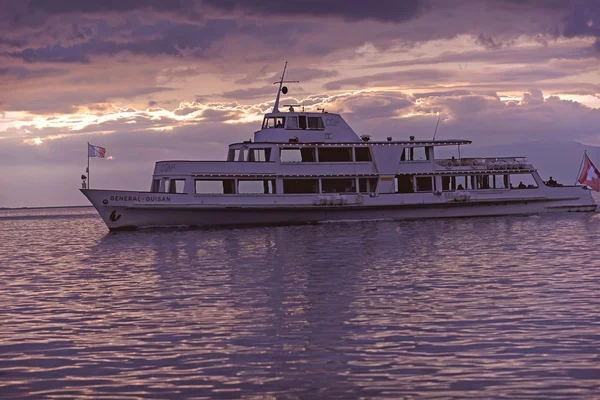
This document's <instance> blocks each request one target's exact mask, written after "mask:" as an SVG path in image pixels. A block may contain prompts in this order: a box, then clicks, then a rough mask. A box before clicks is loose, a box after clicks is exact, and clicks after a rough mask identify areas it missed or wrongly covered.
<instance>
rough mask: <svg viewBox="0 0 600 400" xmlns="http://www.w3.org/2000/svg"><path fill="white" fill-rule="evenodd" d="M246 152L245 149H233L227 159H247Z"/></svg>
mask: <svg viewBox="0 0 600 400" xmlns="http://www.w3.org/2000/svg"><path fill="white" fill-rule="evenodd" d="M245 153H246V152H245V151H244V149H235V150H234V149H231V150H229V153H228V154H227V161H245V157H246V154H245Z"/></svg>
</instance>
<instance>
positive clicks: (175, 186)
mask: <svg viewBox="0 0 600 400" xmlns="http://www.w3.org/2000/svg"><path fill="white" fill-rule="evenodd" d="M170 186H171V187H170V189H169V193H185V192H184V189H185V179H171V185H170Z"/></svg>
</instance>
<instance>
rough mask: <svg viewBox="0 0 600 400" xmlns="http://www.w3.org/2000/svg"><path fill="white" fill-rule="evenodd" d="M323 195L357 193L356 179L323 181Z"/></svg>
mask: <svg viewBox="0 0 600 400" xmlns="http://www.w3.org/2000/svg"><path fill="white" fill-rule="evenodd" d="M321 192H322V193H356V179H354V178H344V179H321Z"/></svg>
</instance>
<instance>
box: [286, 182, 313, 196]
mask: <svg viewBox="0 0 600 400" xmlns="http://www.w3.org/2000/svg"><path fill="white" fill-rule="evenodd" d="M283 193H286V194H304V193H319V180H318V179H284V180H283Z"/></svg>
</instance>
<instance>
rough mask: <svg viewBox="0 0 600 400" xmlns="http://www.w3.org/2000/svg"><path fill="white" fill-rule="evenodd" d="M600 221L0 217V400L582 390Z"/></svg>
mask: <svg viewBox="0 0 600 400" xmlns="http://www.w3.org/2000/svg"><path fill="white" fill-rule="evenodd" d="M599 222H600V217H599V215H598V214H583V215H581V214H578V215H570V214H564V215H555V216H549V215H542V216H541V217H540V218H527V217H499V218H472V219H452V220H430V221H404V222H392V221H370V222H347V223H339V224H320V225H316V226H314V225H313V226H291V227H261V228H244V229H208V230H143V231H139V232H126V233H119V234H108V233H106V228H105V227H104V225H103V223H102V221H101V220H100V219H99V218H98V217H97V215H96V214H95V213H94V212H93V210H90V209H66V210H60V209H59V210H56V209H53V210H36V211H18V212H9V211H2V213H0V233H1V235H2V238H3V241H2V244H1V245H0V265H1V266H2V268H1V269H0V284H1V285H2V290H1V291H0V305H1V308H0V310H1V311H0V312H1V317H2V321H3V323H2V325H0V397H3V398H4V397H6V398H31V399H37V398H60V397H67V398H73V397H75V398H93V399H99V398H110V399H119V398H185V397H205V398H237V397H252V396H259V397H265V396H269V395H272V396H275V397H281V396H288V397H291V398H293V397H301V398H355V397H401V396H403V397H405V398H423V397H426V398H430V397H431V398H435V397H438V398H494V397H504V398H522V399H531V398H569V399H572V398H592V397H594V396H596V395H597V394H598V393H600V367H599V366H600V356H599V354H600V333H599V331H598V327H599V326H600V311H599V310H600V307H599V306H600V300H598V298H599V296H597V288H598V282H600V280H599V278H600V262H598V261H597V260H596V257H595V256H594V254H595V253H594V252H595V250H593V249H595V248H596V245H597V243H598V241H599V239H600V228H599V226H600V224H599Z"/></svg>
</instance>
